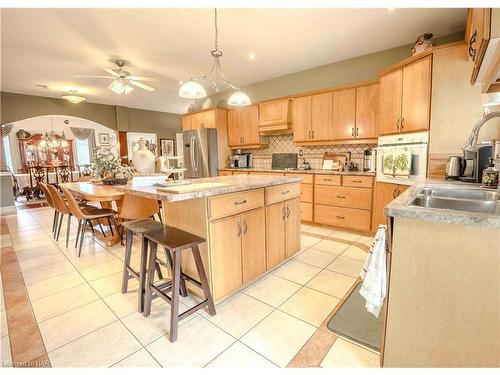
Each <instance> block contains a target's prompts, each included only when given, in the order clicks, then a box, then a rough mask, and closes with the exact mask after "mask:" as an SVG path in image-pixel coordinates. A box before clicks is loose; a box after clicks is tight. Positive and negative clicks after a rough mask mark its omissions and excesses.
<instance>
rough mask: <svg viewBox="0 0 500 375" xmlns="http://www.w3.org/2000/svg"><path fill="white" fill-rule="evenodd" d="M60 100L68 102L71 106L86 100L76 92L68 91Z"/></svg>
mask: <svg viewBox="0 0 500 375" xmlns="http://www.w3.org/2000/svg"><path fill="white" fill-rule="evenodd" d="M61 98H63V99H66V100H67V101H68V102H70V103H73V104H78V103H81V102H83V101H85V100H87V98H86V97H85V96H81V95H78V93H77V92H76V90H70V92H69V94H67V95H63V96H61Z"/></svg>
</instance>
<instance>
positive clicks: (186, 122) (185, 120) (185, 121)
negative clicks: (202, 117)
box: [182, 115, 193, 132]
mask: <svg viewBox="0 0 500 375" xmlns="http://www.w3.org/2000/svg"><path fill="white" fill-rule="evenodd" d="M192 116H193V115H186V116H183V117H182V131H183V132H185V131H187V130H191V117H192Z"/></svg>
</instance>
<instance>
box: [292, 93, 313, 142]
mask: <svg viewBox="0 0 500 375" xmlns="http://www.w3.org/2000/svg"><path fill="white" fill-rule="evenodd" d="M311 103H312V97H311V96H310V95H309V96H301V97H298V98H294V99H293V140H294V141H295V142H302V141H309V140H310V136H311V120H312V118H311Z"/></svg>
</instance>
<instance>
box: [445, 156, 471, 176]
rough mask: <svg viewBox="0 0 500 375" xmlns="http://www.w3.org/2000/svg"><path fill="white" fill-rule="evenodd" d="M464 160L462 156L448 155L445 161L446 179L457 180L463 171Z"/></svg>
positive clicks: (465, 163)
mask: <svg viewBox="0 0 500 375" xmlns="http://www.w3.org/2000/svg"><path fill="white" fill-rule="evenodd" d="M466 166H467V162H466V160H465V159H464V158H463V157H462V156H450V157H449V158H448V162H447V163H446V179H447V180H458V178H459V177H460V176H462V175H463V174H464V172H465V167H466Z"/></svg>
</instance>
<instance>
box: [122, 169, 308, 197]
mask: <svg viewBox="0 0 500 375" xmlns="http://www.w3.org/2000/svg"><path fill="white" fill-rule="evenodd" d="M301 180H302V178H301V177H299V176H297V177H292V176H279V177H278V176H255V175H237V176H219V177H207V178H197V179H193V180H186V181H190V182H191V185H195V184H200V183H207V182H208V183H221V184H225V186H217V187H210V188H207V189H203V190H196V191H190V192H184V193H172V192H166V191H161V190H159V189H158V188H157V187H156V186H132V185H131V184H130V183H129V184H127V185H123V186H113V188H116V189H119V190H122V191H124V192H125V193H128V194H135V195H140V196H143V197H146V198H152V199H158V200H161V201H167V202H178V201H184V200H188V199H194V198H201V197H210V196H214V195H221V194H229V193H235V192H239V191H244V190H252V189H259V188H265V187H269V186H275V185H282V184H288V183H294V182H300V181H301ZM179 186H186V185H179Z"/></svg>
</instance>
